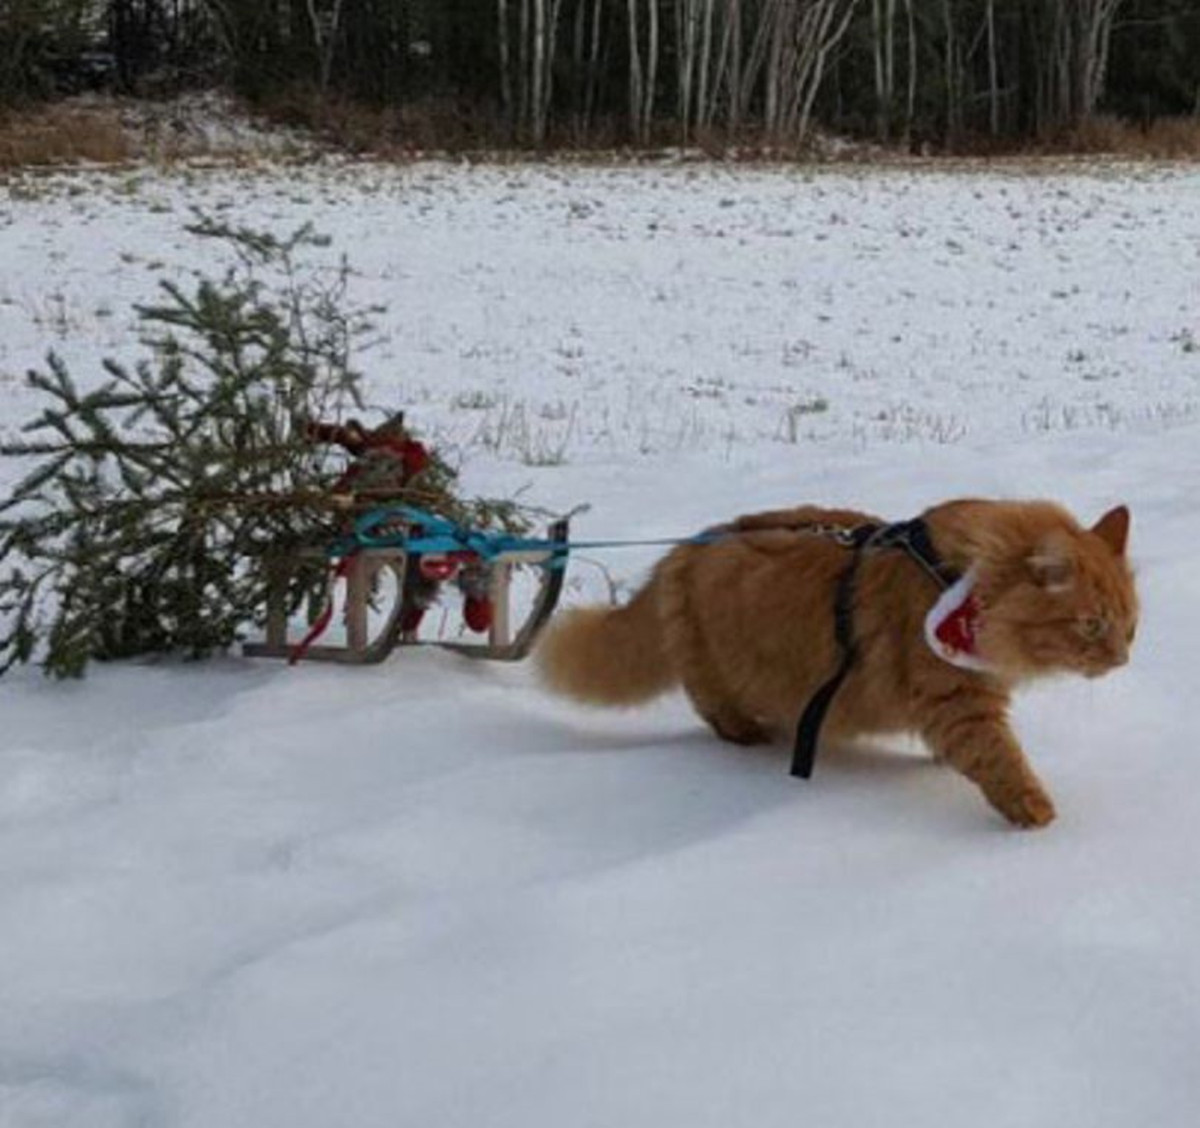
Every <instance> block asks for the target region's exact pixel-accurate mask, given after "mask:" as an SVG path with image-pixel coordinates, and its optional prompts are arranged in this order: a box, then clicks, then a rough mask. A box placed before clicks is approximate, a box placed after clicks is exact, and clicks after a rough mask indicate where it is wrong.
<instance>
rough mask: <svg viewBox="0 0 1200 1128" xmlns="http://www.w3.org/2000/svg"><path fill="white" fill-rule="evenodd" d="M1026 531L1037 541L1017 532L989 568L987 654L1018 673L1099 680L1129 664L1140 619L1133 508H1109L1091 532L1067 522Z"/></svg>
mask: <svg viewBox="0 0 1200 1128" xmlns="http://www.w3.org/2000/svg"><path fill="white" fill-rule="evenodd" d="M1063 517H1064V518H1066V515H1065V514H1063ZM1026 532H1027V533H1032V539H1025V540H1023V539H1022V538H1021V536H1020V535H1016V536H1014V537H1012V538H1011V539H1009V540H1008V543H1007V544H1006V546H1005V553H1004V555H1003V556H1002V557H1001V558H999V559H993V560H992V561H991V562H990V563H989V565H988V566H987V569H986V573H985V576H984V577H983V581H984V582H983V583H981V588H986V590H985V591H981V595H982V598H983V601H984V610H983V617H982V624H981V628H980V634H979V652H980V654H981V655H982V656H984V657H985V658H986V659H987V660H988V661H989V662H991V663H992V664H993V665H994V666H995V667H996V668H997V669H998V670H999V671H1001V672H1002V673H1004V674H1007V675H1009V676H1011V677H1013V678H1029V677H1037V676H1040V675H1044V674H1053V673H1059V672H1074V673H1080V674H1083V675H1085V676H1087V677H1099V676H1100V675H1102V674H1106V673H1108V672H1109V671H1110V670H1113V669H1116V668H1117V667H1118V666H1123V665H1124V664H1125V663H1126V662H1127V661H1128V660H1129V650H1130V647H1131V646H1132V645H1133V638H1134V634H1135V632H1136V630H1137V618H1138V600H1137V592H1136V590H1135V588H1134V582H1133V573H1132V571H1131V569H1130V567H1129V561H1128V558H1127V556H1126V545H1127V543H1128V540H1129V510H1128V509H1126V508H1125V506H1119V507H1118V508H1116V509H1113V510H1110V511H1109V512H1108V513H1106V514H1105V515H1104V516H1103V517H1101V518H1100V520H1099V521H1097V522H1096V524H1095V525H1093V526H1092V527H1091V528H1090V529H1084V528H1081V527H1079V526H1078V525H1077V524H1075V522H1074V521H1071V520H1069V519H1066V520H1063V521H1061V522H1057V523H1055V525H1054V526H1053V527H1050V528H1040V529H1035V530H1026Z"/></svg>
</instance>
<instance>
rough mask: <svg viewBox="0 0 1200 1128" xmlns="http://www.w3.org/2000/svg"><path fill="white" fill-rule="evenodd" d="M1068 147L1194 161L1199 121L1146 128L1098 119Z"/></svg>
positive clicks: (1164, 121) (1158, 122) (1166, 121)
mask: <svg viewBox="0 0 1200 1128" xmlns="http://www.w3.org/2000/svg"><path fill="white" fill-rule="evenodd" d="M1066 147H1067V148H1069V149H1073V150H1075V151H1076V152H1083V153H1106V154H1112V155H1115V156H1121V157H1144V158H1150V159H1168V160H1187V159H1193V158H1197V157H1200V117H1172V118H1157V119H1155V120H1154V121H1150V122H1146V123H1144V124H1142V123H1136V122H1131V121H1126V120H1124V119H1122V118H1115V117H1095V118H1093V119H1092V120H1091V121H1088V122H1085V123H1084V124H1083V125H1081V126H1080V127H1079V128H1078V129H1077V130H1076V131H1075V133H1074V135H1073V136H1072V137H1071V138H1070V140H1069V143H1068V145H1067V146H1066Z"/></svg>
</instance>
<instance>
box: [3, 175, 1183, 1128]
mask: <svg viewBox="0 0 1200 1128" xmlns="http://www.w3.org/2000/svg"><path fill="white" fill-rule="evenodd" d="M193 207H200V208H202V209H204V210H206V211H208V212H210V213H214V214H218V215H221V216H224V217H226V218H229V219H231V220H233V221H236V222H240V223H248V224H250V225H251V226H256V227H263V226H270V227H273V228H275V229H276V230H279V231H286V230H290V229H292V228H294V227H296V226H298V225H299V224H300V223H302V222H306V221H312V222H313V223H314V224H315V225H316V227H317V228H318V229H319V230H321V231H323V232H326V233H327V234H329V235H330V236H332V238H333V249H332V252H331V253H334V252H341V251H344V252H345V253H346V254H347V255H348V256H349V257H350V260H351V263H352V265H353V267H354V268H355V270H356V277H355V279H354V288H353V293H354V295H355V296H356V297H357V298H358V299H360V300H361V301H363V302H367V303H376V302H377V303H382V304H384V305H386V306H387V312H386V313H385V314H383V315H382V316H381V317H380V319H379V321H380V327H381V329H382V330H383V331H384V332H385V333H386V335H387V338H388V339H387V341H386V343H384V344H382V345H380V346H379V347H377V348H376V349H374V350H372V351H370V352H369V353H367V354H366V355H364V357H363V358H362V363H363V367H364V369H365V370H366V372H367V373H368V376H369V382H370V389H371V397H372V399H373V401H374V402H375V403H377V404H379V405H381V406H389V407H390V406H395V405H404V406H406V407H407V408H408V410H409V413H410V419H411V420H412V421H413V422H414V423H416V424H417V425H418V426H420V427H421V428H422V429H423V430H424V432H425V433H426V434H427V435H428V436H430V437H432V438H434V439H435V440H436V441H438V442H440V443H441V444H443V446H444V448H445V449H446V450H447V451H449V452H451V453H453V455H454V456H455V457H456V458H458V459H460V460H461V462H462V464H463V467H464V473H465V477H466V481H467V484H468V486H469V487H470V488H473V489H476V490H485V491H487V492H490V493H497V492H499V493H506V494H507V493H516V492H518V491H522V497H523V498H524V499H525V500H528V501H530V502H534V503H537V504H540V505H544V506H547V507H549V508H552V509H565V508H568V507H570V506H572V505H574V504H576V503H578V502H590V503H591V504H592V507H593V508H592V510H591V511H590V512H589V513H588V514H586V515H585V516H583V517H581V518H579V519H578V521H577V523H576V531H577V532H578V534H579V535H580V536H586V537H588V538H593V537H609V536H619V537H648V536H669V535H681V534H686V533H689V532H691V531H694V530H695V529H697V528H699V527H701V526H703V525H705V524H708V523H711V522H713V521H715V520H718V519H721V518H725V517H728V516H731V515H734V514H736V513H738V512H745V511H748V510H753V509H757V508H762V507H769V506H777V505H781V504H788V503H793V502H797V501H820V502H829V503H849V504H853V505H856V506H862V507H865V508H868V509H872V510H875V511H877V512H881V513H884V514H888V515H891V516H894V517H897V518H899V517H904V516H909V515H911V514H913V513H915V512H916V511H918V510H919V509H921V508H922V507H923V506H925V505H926V504H928V503H930V502H933V501H935V500H940V499H943V498H946V497H950V496H955V495H962V494H968V493H974V494H982V495H1005V496H1022V497H1025V496H1052V497H1055V498H1058V499H1060V500H1062V501H1064V502H1065V503H1067V504H1068V505H1069V506H1070V507H1071V508H1072V509H1073V510H1075V511H1076V512H1077V513H1078V514H1079V515H1080V516H1081V517H1083V518H1086V519H1089V520H1090V519H1094V518H1095V517H1096V516H1098V515H1099V514H1100V513H1101V512H1102V511H1103V510H1104V509H1106V508H1107V507H1108V506H1110V505H1112V504H1114V503H1116V502H1119V501H1124V502H1127V503H1128V504H1129V505H1130V507H1131V509H1132V511H1133V515H1134V530H1133V550H1134V555H1135V557H1136V559H1137V563H1138V567H1139V575H1140V586H1141V591H1142V597H1143V601H1144V604H1145V609H1144V617H1143V624H1142V630H1141V632H1140V634H1139V641H1138V646H1137V649H1136V651H1135V655H1134V661H1133V663H1132V664H1131V666H1129V667H1128V668H1127V669H1126V670H1123V671H1121V672H1120V673H1119V674H1116V675H1113V676H1111V677H1109V678H1107V679H1105V680H1103V681H1101V682H1098V683H1087V684H1083V683H1076V682H1071V681H1064V682H1061V683H1058V684H1053V685H1048V686H1044V687H1040V688H1038V689H1036V690H1035V691H1033V692H1031V693H1029V694H1027V695H1026V696H1025V697H1023V698H1021V699H1020V702H1019V705H1018V708H1017V713H1016V721H1017V725H1018V728H1019V731H1020V732H1021V734H1022V736H1023V738H1024V739H1025V742H1026V744H1027V746H1028V748H1029V749H1030V752H1031V754H1032V757H1033V759H1034V761H1035V763H1036V764H1037V766H1038V768H1039V770H1040V771H1041V773H1042V775H1043V778H1044V779H1045V780H1046V782H1047V785H1048V786H1049V788H1050V790H1051V791H1052V793H1053V794H1054V796H1055V799H1056V800H1057V803H1058V808H1059V819H1058V821H1057V822H1056V823H1055V824H1053V825H1052V826H1051V827H1050V828H1049V829H1047V830H1045V831H1041V832H1035V833H1021V832H1016V831H1013V830H1010V829H1009V828H1008V827H1006V826H1005V825H1004V824H1002V823H1001V822H1000V821H999V819H998V818H997V816H995V815H994V814H993V813H992V812H991V811H990V810H989V809H988V808H987V807H986V806H985V805H984V803H983V801H982V800H981V799H980V797H979V796H978V794H977V793H976V792H975V791H974V789H973V788H971V787H970V786H969V785H967V784H966V783H965V782H963V781H962V780H960V779H958V778H957V777H955V776H954V775H952V774H951V773H950V772H949V771H948V770H945V769H942V768H938V767H935V766H933V765H932V764H931V763H930V762H929V761H928V760H927V759H926V758H924V757H923V756H921V755H918V754H917V751H916V750H915V749H913V748H911V747H907V746H899V747H879V748H859V749H845V750H839V751H838V752H837V753H836V754H834V755H830V756H829V757H827V758H826V759H825V760H823V761H822V762H821V763H820V764H819V765H818V770H817V774H816V777H815V778H814V780H813V781H812V782H811V783H810V784H807V785H802V784H797V783H795V782H793V781H791V780H789V778H788V776H787V772H786V763H785V761H786V752H785V751H784V750H783V749H778V750H775V751H773V752H771V751H767V752H759V751H755V752H746V751H743V750H738V749H733V748H730V747H727V746H722V745H719V744H718V743H717V742H716V741H714V740H713V739H712V738H711V737H710V736H709V734H708V733H707V731H706V730H705V729H703V728H702V727H701V726H700V725H699V723H698V722H697V721H696V720H695V719H694V717H693V716H692V715H691V713H690V711H689V710H688V708H687V706H686V705H685V704H684V703H683V701H682V700H681V699H678V698H671V699H667V700H665V701H663V702H661V703H659V704H657V705H655V706H653V707H650V708H648V709H645V710H643V711H640V712H634V713H628V714H604V713H599V714H593V713H589V712H587V711H584V710H581V709H577V708H575V707H573V706H570V705H567V704H564V703H562V702H559V701H555V700H551V699H549V698H547V697H545V696H543V695H542V694H541V693H539V691H538V689H537V687H536V685H535V683H534V680H533V677H532V672H531V670H530V669H529V668H527V667H515V668H507V667H500V666H497V665H492V666H481V665H476V664H468V663H465V662H463V661H461V660H456V659H455V658H453V657H452V656H449V655H445V654H437V653H430V652H424V653H420V654H416V655H413V654H404V655H399V656H397V657H395V658H394V659H393V660H392V661H390V662H389V663H387V664H385V665H383V666H381V667H376V668H371V669H365V670H359V671H355V670H345V669H337V668H321V667H318V666H308V667H302V668H298V669H294V670H289V669H286V668H284V667H282V666H280V665H275V664H271V663H267V662H252V661H249V660H244V659H241V658H238V657H230V658H228V659H225V660H222V661H219V662H214V663H211V664H209V665H207V666H202V667H195V666H180V665H171V664H167V665H161V664H160V665H128V666H121V667H116V668H107V669H102V670H98V671H96V672H95V673H94V674H93V675H91V676H90V677H89V678H88V679H87V680H86V681H85V682H83V683H80V684H70V685H56V684H52V683H47V682H45V681H44V680H43V679H41V677H40V676H39V675H38V674H37V673H36V672H22V673H17V674H14V675H11V676H10V677H8V678H7V679H5V681H4V682H3V683H2V684H0V1126H3V1128H34V1126H36V1128H45V1126H55V1128H58V1126H62V1128H133V1126H139V1128H143V1126H154V1128H158V1126H164V1128H165V1126H171V1128H175V1126H179V1128H184V1126H186V1128H240V1126H243V1125H245V1126H254V1128H329V1126H332V1125H345V1126H348V1128H349V1126H353V1128H375V1126H378V1128H396V1126H404V1128H410V1126H411V1128H565V1126H583V1125H589V1126H596V1128H673V1126H676V1125H678V1126H685V1125H686V1126H687V1128H707V1126H712V1128H730V1126H742V1125H746V1126H753V1128H774V1126H780V1128H783V1126H787V1128H796V1126H798V1125H802V1126H804V1128H873V1126H881V1128H882V1126H888V1128H893V1126H897V1128H898V1126H906V1125H915V1124H921V1125H930V1126H933V1128H942V1126H954V1128H960V1126H969V1128H993V1126H995V1128H1002V1126H1003V1128H1029V1126H1041V1125H1045V1126H1047V1128H1049V1126H1054V1128H1074V1126H1079V1128H1084V1126H1087V1128H1129V1126H1131V1125H1154V1126H1155V1128H1184V1126H1185V1125H1192V1124H1194V1123H1196V1122H1197V1116H1198V1115H1200V1073H1198V1072H1197V1069H1196V1060H1197V1055H1198V1054H1200V757H1198V755H1197V736H1198V734H1200V719H1197V714H1193V713H1192V712H1191V709H1193V708H1195V707H1196V701H1197V675H1196V662H1197V660H1198V659H1200V648H1198V645H1197V641H1196V640H1197V638H1198V637H1200V522H1198V520H1197V517H1198V514H1200V502H1197V498H1198V497H1200V454H1198V452H1197V441H1198V439H1200V171H1196V170H1194V169H1184V168H1176V169H1167V168H1162V169H1152V168H1147V167H1140V168H1134V167H1129V168H1116V169H1113V168H1110V169H1107V170H1104V169H1093V170H1088V169H1079V170H1076V171H1059V172H1055V173H1047V174H1045V175H1026V174H1023V173H1018V172H1004V171H992V172H986V171H974V172H972V171H962V170H960V171H957V172H945V173H938V172H931V171H919V170H918V171H914V170H907V171H905V170H900V169H893V170H876V171H869V170H863V171H849V172H847V171H818V172H812V171H805V170H798V169H782V170H777V169H767V168H763V169H720V168H716V169H714V168H708V167H704V166H679V167H674V168H668V167H649V168H641V169H633V168H630V169H620V168H618V169H573V170H572V169H538V168H532V167H522V166H515V167H507V168H495V167H491V168H487V167H476V168H469V167H466V166H451V165H436V164H432V165H421V166H415V167H412V168H409V169H381V168H375V167H371V166H358V167H354V166H348V167H343V168H303V169H287V170H277V171H275V172H271V171H269V170H209V171H199V170H194V171H190V172H183V171H180V172H176V173H172V174H160V173H154V172H150V171H146V172H136V173H124V174H119V175H100V174H95V175H87V176H83V175H76V176H56V177H45V178H38V179H25V180H20V181H14V182H12V183H10V185H9V186H8V192H7V197H6V198H5V197H0V425H2V426H7V427H11V426H13V425H15V424H16V423H18V422H19V421H20V420H21V419H23V418H25V417H26V416H28V414H29V413H30V412H31V410H32V406H33V405H32V403H31V401H30V400H29V398H28V395H27V393H26V392H25V391H24V390H23V389H22V387H21V386H20V377H21V374H22V372H23V371H24V369H25V368H26V367H28V366H29V365H31V364H38V363H40V362H41V358H42V356H43V355H44V353H45V351H46V350H47V349H48V348H54V349H56V350H58V351H60V352H61V353H62V354H63V355H64V356H65V357H66V358H67V359H68V360H69V361H70V363H71V365H72V367H73V369H74V371H75V372H76V374H77V376H78V377H79V378H80V379H81V380H82V379H87V378H89V376H88V374H89V373H92V374H95V373H97V372H98V360H99V358H100V357H101V356H103V355H114V356H122V357H129V356H133V355H136V354H137V351H138V350H137V346H136V341H135V340H134V339H133V336H132V332H131V327H132V318H131V314H130V306H131V303H133V302H134V301H138V300H145V299H147V298H150V297H152V296H153V292H154V287H155V285H156V279H157V278H158V277H160V276H164V275H165V276H166V277H176V278H183V277H186V275H187V274H188V272H189V271H191V270H193V269H196V268H203V269H205V270H207V271H209V272H213V271H216V270H219V268H220V261H219V259H217V258H215V257H214V254H215V248H213V247H212V246H210V245H206V244H198V243H197V241H196V240H194V239H193V238H191V237H189V236H187V235H186V234H184V233H183V231H182V226H183V224H184V223H185V222H187V221H188V220H189V219H190V218H191V214H192V213H191V211H190V209H191V208H193ZM0 433H3V432H2V431H0ZM5 472H8V473H11V471H8V470H6V471H5ZM588 555H589V556H590V557H594V558H595V561H596V562H595V563H590V562H589V561H587V560H580V561H578V562H577V563H576V564H575V565H573V566H572V571H571V573H570V577H571V578H570V587H569V592H568V599H570V600H572V601H581V600H591V599H597V598H604V597H605V595H606V593H607V590H608V586H609V582H610V580H611V582H612V583H613V584H614V585H615V586H616V587H617V588H618V589H621V590H628V588H629V587H630V586H632V585H633V584H635V583H636V582H637V580H638V578H639V577H640V576H641V575H643V574H644V572H645V569H646V568H647V566H648V565H649V564H650V563H651V562H652V560H653V559H654V551H653V550H651V549H634V550H626V551H623V552H608V553H604V554H599V553H596V554H588ZM598 565H602V566H603V567H599V566H598ZM606 572H607V575H606Z"/></svg>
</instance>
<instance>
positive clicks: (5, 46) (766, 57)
mask: <svg viewBox="0 0 1200 1128" xmlns="http://www.w3.org/2000/svg"><path fill="white" fill-rule="evenodd" d="M214 85H220V86H224V87H227V88H229V89H232V90H233V91H235V92H237V93H239V94H241V95H242V96H244V97H247V98H249V99H250V100H252V101H256V102H260V103H265V104H270V103H272V102H273V101H279V100H281V99H287V98H291V99H296V98H298V97H300V98H305V99H309V100H310V101H311V102H313V103H315V104H328V103H330V102H331V101H334V100H337V101H343V102H349V103H356V104H362V105H364V106H371V107H379V108H392V109H403V110H406V111H407V112H409V113H410V114H419V113H420V112H421V110H422V108H427V107H432V106H436V107H439V108H440V111H441V112H442V113H443V115H444V116H443V119H442V120H445V121H447V122H454V121H457V122H459V123H461V124H463V125H469V126H470V129H471V132H472V133H473V134H475V135H477V136H478V135H483V136H486V137H487V138H488V139H490V140H492V141H496V142H511V143H517V144H526V145H534V146H540V145H564V144H571V145H589V144H615V143H635V144H643V145H644V144H655V143H685V144H686V143H695V142H700V143H703V142H704V141H705V140H706V139H713V140H715V141H722V142H727V141H730V140H734V141H749V142H757V143H764V144H777V145H791V144H798V143H802V142H803V141H804V140H805V139H806V138H807V137H808V136H809V134H810V131H811V130H812V129H813V127H814V126H817V125H819V126H822V127H825V128H827V129H830V130H833V131H836V132H841V133H847V134H850V135H854V136H858V137H875V138H878V139H880V140H884V141H904V140H907V141H909V142H911V143H913V144H917V143H920V144H924V143H931V144H936V145H945V146H947V147H955V146H957V145H961V144H967V143H971V142H975V143H978V142H981V141H988V140H990V141H994V142H996V143H1006V142H1009V143H1011V142H1023V141H1027V140H1030V139H1037V140H1046V139H1049V140H1054V139H1056V138H1058V137H1062V136H1066V135H1068V134H1069V133H1070V131H1072V130H1074V129H1076V128H1078V127H1079V126H1080V125H1081V124H1082V123H1084V122H1086V121H1087V120H1088V119H1090V118H1092V117H1093V116H1094V115H1096V114H1098V113H1106V114H1113V115H1116V116H1119V117H1124V118H1128V119H1132V120H1133V121H1134V122H1136V123H1139V124H1146V123H1149V122H1151V121H1153V120H1154V119H1156V118H1158V117H1162V116H1182V115H1191V116H1197V115H1200V2H1197V0H0V102H4V103H8V104H13V103H20V102H22V101H29V100H32V99H38V98H46V97H52V96H54V95H56V94H61V93H63V92H66V91H72V90H76V89H80V88H84V87H87V86H108V87H111V88H114V89H116V90H119V91H124V92H135V93H137V92H140V93H147V92H151V93H153V92H158V91H166V90H173V89H179V88H187V87H197V86H214ZM447 108H450V110H451V111H452V113H450V114H449V115H446V109H447ZM451 140H453V139H452V138H447V141H451Z"/></svg>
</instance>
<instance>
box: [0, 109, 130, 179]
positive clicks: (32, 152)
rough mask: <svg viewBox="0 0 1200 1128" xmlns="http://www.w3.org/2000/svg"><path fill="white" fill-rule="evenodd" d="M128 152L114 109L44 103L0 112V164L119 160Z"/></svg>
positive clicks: (29, 164) (128, 155)
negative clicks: (20, 109) (38, 106)
mask: <svg viewBox="0 0 1200 1128" xmlns="http://www.w3.org/2000/svg"><path fill="white" fill-rule="evenodd" d="M131 155H132V153H131V150H130V144H129V139H128V137H127V136H126V134H125V131H124V130H123V129H122V127H121V121H120V117H119V115H118V114H117V112H116V111H115V110H110V109H106V108H86V109H85V108H77V107H65V106H47V107H44V108H42V109H38V110H33V111H26V112H23V113H20V114H17V113H10V114H4V115H0V168H26V167H32V166H38V165H58V164H73V163H77V162H79V161H89V162H94V163H97V164H119V163H121V162H122V161H126V160H128V159H129V158H130V157H131Z"/></svg>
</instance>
